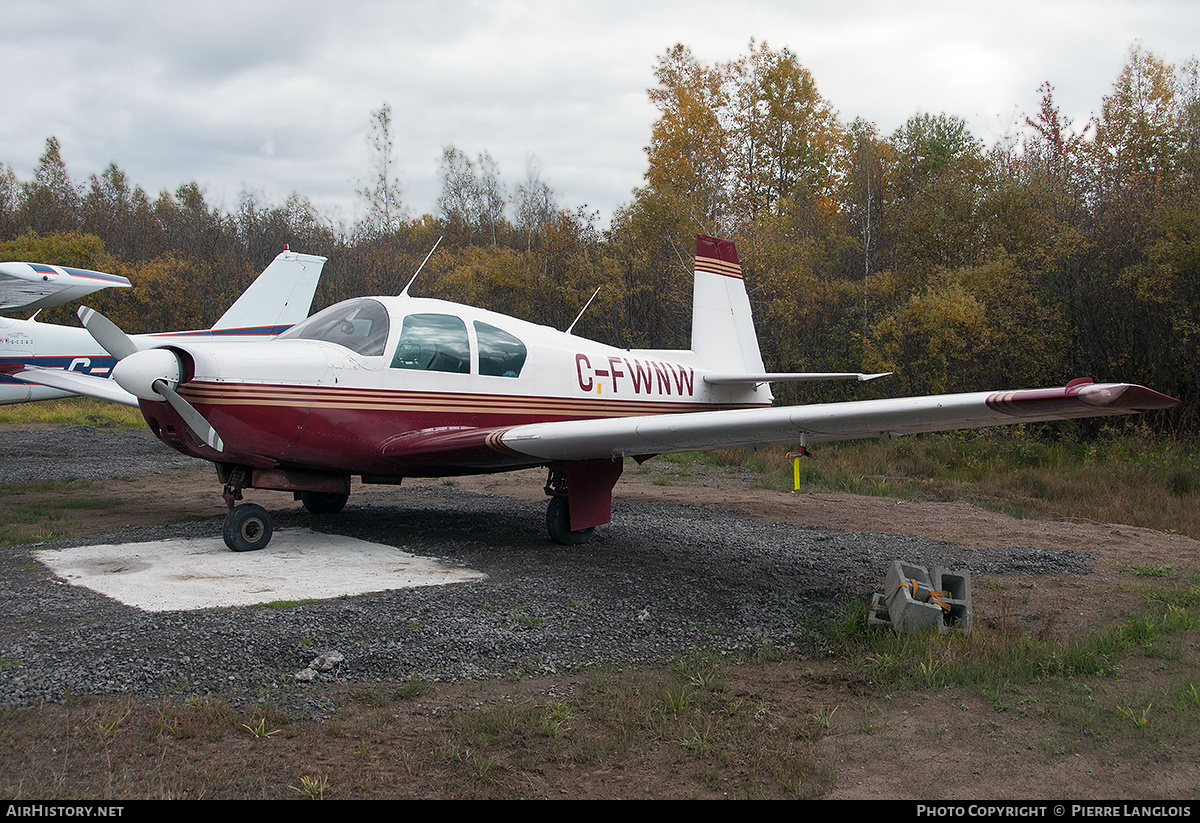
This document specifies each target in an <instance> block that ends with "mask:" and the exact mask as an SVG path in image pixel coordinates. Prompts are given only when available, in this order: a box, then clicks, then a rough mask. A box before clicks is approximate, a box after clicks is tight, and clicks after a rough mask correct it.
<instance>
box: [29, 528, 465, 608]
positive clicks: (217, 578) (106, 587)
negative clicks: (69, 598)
mask: <svg viewBox="0 0 1200 823" xmlns="http://www.w3.org/2000/svg"><path fill="white" fill-rule="evenodd" d="M34 555H35V556H36V557H37V558H38V559H39V560H40V561H42V562H43V563H44V564H46V566H48V567H49V568H50V570H51V571H53V572H54V573H55V574H56V575H58V576H59V577H61V578H62V579H63V580H65V581H66V582H68V583H70V584H71V585H73V586H84V587H86V588H89V589H91V590H93V591H96V592H99V593H100V594H103V595H107V596H108V597H111V598H113V599H115V600H119V601H121V602H122V603H124V604H126V605H127V606H136V607H137V608H139V609H144V610H146V611H152V612H161V611H186V610H189V609H210V608H215V607H220V606H250V605H254V604H257V603H270V602H272V601H276V600H321V599H326V598H332V597H341V596H343V595H355V594H364V593H366V592H378V591H387V590H389V589H406V588H415V587H417V586H441V585H446V584H448V583H463V582H469V581H473V580H483V579H486V578H487V575H486V574H484V573H483V572H478V571H475V570H473V569H467V568H462V567H458V568H455V567H452V566H446V565H443V564H442V563H439V562H437V561H436V560H434V559H432V558H429V557H419V556H417V555H413V554H409V553H407V552H404V551H401V550H400V549H397V548H395V547H393V546H383V545H380V544H379V543H368V542H366V541H363V540H356V539H354V538H352V537H342V536H339V535H332V534H319V533H317V532H314V531H312V530H310V529H285V530H280V531H276V532H275V535H274V537H272V538H271V544H270V545H269V546H267V547H266V548H265V549H262V550H261V551H256V552H231V551H230V550H229V549H228V548H226V546H225V542H224V541H223V540H222V539H221V538H219V537H214V538H207V539H195V540H184V539H180V540H159V541H154V542H151V543H122V544H117V545H108V546H78V547H76V548H72V549H58V550H45V551H37V552H34Z"/></svg>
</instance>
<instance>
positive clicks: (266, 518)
mask: <svg viewBox="0 0 1200 823" xmlns="http://www.w3.org/2000/svg"><path fill="white" fill-rule="evenodd" d="M274 530H275V527H274V526H273V525H272V523H271V515H270V514H269V513H268V512H267V510H266V509H264V508H263V507H262V506H259V505H257V504H255V503H243V504H242V505H240V506H234V507H233V508H232V509H230V510H229V514H227V515H225V524H224V526H223V527H222V529H221V532H222V536H223V537H224V538H225V545H226V546H228V547H229V548H230V549H232V550H233V551H235V552H253V551H258V550H259V549H262V548H265V547H266V545H267V544H268V543H270V542H271V534H272V533H273V532H274Z"/></svg>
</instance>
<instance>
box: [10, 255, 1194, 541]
mask: <svg viewBox="0 0 1200 823" xmlns="http://www.w3.org/2000/svg"><path fill="white" fill-rule="evenodd" d="M407 291H408V290H407V288H406V289H405V292H404V293H402V294H401V295H400V296H399V297H364V298H357V299H353V300H348V301H346V302H343V303H338V304H336V305H333V306H330V307H329V308H327V309H325V310H324V311H321V312H318V313H317V314H315V315H313V316H312V317H310V318H308V320H306V321H304V322H303V323H299V324H298V325H296V326H294V327H293V328H291V329H289V330H288V331H286V332H284V333H283V334H281V335H279V336H278V337H276V338H275V339H273V340H270V341H267V342H260V343H252V344H245V343H236V344H235V343H223V342H221V341H218V340H214V339H206V340H197V339H176V340H173V341H170V342H167V343H164V344H162V345H159V346H158V347H156V348H153V349H149V350H145V351H138V350H137V347H136V346H134V345H133V344H132V342H131V341H130V340H129V339H128V338H127V337H125V335H124V334H123V333H122V332H121V331H120V330H119V329H117V328H116V327H115V326H113V325H112V324H111V323H108V321H106V320H104V318H102V317H100V316H99V315H97V314H95V313H94V312H91V313H89V311H88V310H86V309H82V310H81V311H80V315H81V317H82V319H83V320H84V324H85V325H86V326H87V328H88V331H90V332H92V333H93V334H94V335H95V337H96V339H97V340H98V341H99V342H100V343H101V344H102V345H103V346H104V348H105V349H107V350H108V351H109V352H111V353H112V355H113V356H114V357H115V358H117V359H118V361H119V362H118V363H117V365H116V366H115V368H114V369H113V374H112V378H113V379H112V380H111V381H109V380H100V379H98V378H95V377H89V376H86V375H82V374H68V375H67V376H68V378H69V379H70V381H71V383H72V390H74V391H77V392H79V393H81V394H97V395H100V396H106V397H108V398H109V399H116V400H118V401H119V402H127V403H130V404H137V405H139V406H140V407H141V410H142V414H143V415H144V416H145V418H146V421H147V423H149V425H150V428H151V429H152V430H153V431H154V433H155V434H156V435H157V436H158V437H159V438H160V439H161V440H163V441H164V442H165V443H167V444H169V445H171V446H173V447H174V448H176V449H178V450H179V451H181V452H184V453H186V454H190V455H194V456H196V457H200V458H203V459H205V460H210V461H212V462H213V463H216V464H217V469H218V475H219V476H220V478H221V479H222V481H223V482H224V484H225V489H224V496H225V500H226V502H227V503H228V505H229V508H230V511H229V514H228V515H227V516H226V520H225V525H224V535H225V542H226V543H227V544H228V545H229V547H230V548H232V549H234V550H236V551H245V550H250V549H258V548H262V547H263V546H265V545H267V543H268V541H269V540H270V538H271V530H272V526H271V518H270V515H269V513H268V512H267V511H266V510H265V509H264V508H263V507H261V506H258V505H256V504H249V503H243V504H241V505H237V501H238V500H240V499H241V497H242V490H243V489H245V488H256V489H277V490H282V491H291V492H293V493H294V494H295V496H296V497H298V498H300V499H301V500H302V501H303V502H304V505H305V507H306V508H308V509H309V510H310V511H313V512H326V513H329V512H337V511H340V510H341V508H342V507H343V506H344V505H345V503H346V500H347V497H348V495H349V493H350V478H351V476H352V475H357V476H359V477H361V479H362V481H363V482H364V483H399V482H400V481H401V479H402V478H404V477H444V476H454V475H464V474H477V473H486V472H499V471H507V470H511V469H522V468H529V467H536V466H542V467H546V468H548V470H549V476H548V480H547V482H546V493H547V494H548V495H549V496H550V500H549V506H548V508H547V514H546V524H547V527H548V530H549V532H550V536H551V538H552V539H553V540H555V541H556V542H559V543H563V544H574V543H579V542H582V541H583V540H584V539H586V538H587V536H588V535H589V533H590V532H591V531H592V530H593V529H594V528H595V527H596V526H598V525H601V524H604V523H607V522H609V520H610V519H611V503H612V489H613V486H614V484H615V483H616V481H617V478H618V477H619V476H620V474H621V468H622V463H623V458H624V457H626V456H632V457H634V458H636V459H638V460H642V459H645V458H647V457H650V456H653V455H656V454H662V453H667V452H683V451H696V450H703V449H724V448H738V447H744V448H756V447H760V446H767V445H773V444H785V443H786V444H792V443H799V444H800V446H801V447H803V446H804V445H806V444H811V443H816V442H821V441H832V440H845V439H852V438H866V437H893V436H897V435H902V434H914V433H917V432H928V431H939V430H948V429H958V428H973V427H981V426H992V425H998V424H1004V423H1020V422H1030V421H1040V420H1060V419H1066V418H1074V417H1093V416H1100V415H1109V414H1126V413H1133V412H1139V411H1146V410H1149V409H1162V408H1169V407H1171V406H1174V405H1175V404H1176V403H1177V402H1178V401H1176V400H1175V399H1173V398H1170V397H1167V396H1165V395H1162V394H1159V393H1158V392H1155V391H1151V390H1150V389H1147V388H1143V387H1141V386H1136V385H1129V384H1123V383H1115V384H1112V383H1110V384H1096V383H1093V382H1092V381H1090V380H1074V381H1072V382H1071V383H1069V384H1068V385H1066V386H1062V387H1058V388H1048V389H1026V390H1018V391H997V392H979V393H972V394H952V395H940V396H930V397H909V398H903V399H896V400H865V401H858V402H848V403H829V404H817V405H805V406H789V407H779V408H771V407H770V403H771V392H770V389H769V384H770V383H772V382H778V381H786V380H823V379H859V380H865V379H871V378H872V377H875V376H877V375H867V374H855V373H846V374H768V373H766V371H765V369H764V368H763V363H762V358H761V356H760V354H759V347H758V340H757V337H756V336H755V332H754V325H753V323H752V321H751V317H750V303H749V300H748V299H747V296H746V289H745V285H744V283H743V280H742V273H741V266H740V264H739V261H738V256H737V251H736V249H735V248H734V245H733V244H732V243H730V242H728V241H724V240H719V239H717V238H714V237H706V236H700V237H697V239H696V266H695V285H694V293H693V317H692V348H691V349H690V350H687V351H664V350H641V349H635V350H627V349H619V348H614V347H611V346H606V345H603V344H600V343H596V342H593V341H590V340H586V339H584V338H581V337H576V336H574V335H572V334H569V333H565V332H560V331H557V330H555V329H551V328H547V327H545V326H539V325H534V324H532V323H526V322H523V321H521V320H517V319H514V318H512V317H507V316H504V315H501V314H496V313H494V312H489V311H485V310H482V309H476V308H471V307H469V306H462V305H457V304H454V303H447V302H444V301H441V300H429V299H421V298H413V297H409V296H408V295H407ZM42 375H43V372H42V371H41V370H36V369H26V370H21V371H17V373H16V376H18V377H21V378H23V379H26V380H30V381H33V382H40V378H41V376H42ZM113 382H115V383H116V384H117V385H116V386H113ZM100 384H104V385H106V386H108V387H111V388H112V389H113V390H115V391H110V390H108V389H106V390H105V393H104V394H103V395H101V393H100V392H99V391H97V390H95V389H96V387H97V386H98V385H100ZM116 392H120V393H122V394H123V397H122V396H120V395H117V394H116Z"/></svg>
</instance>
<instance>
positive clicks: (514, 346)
mask: <svg viewBox="0 0 1200 823" xmlns="http://www.w3.org/2000/svg"><path fill="white" fill-rule="evenodd" d="M475 337H476V339H478V340H479V373H480V374H484V375H490V376H492V377H520V376H521V368H522V367H523V366H524V365H525V354H526V352H525V344H524V343H522V342H521V341H520V340H518V339H517V338H515V337H513V336H512V335H511V334H509V333H508V332H506V331H504V329H498V328H496V327H495V326H493V325H490V324H488V323H481V322H480V321H478V320H476V321H475Z"/></svg>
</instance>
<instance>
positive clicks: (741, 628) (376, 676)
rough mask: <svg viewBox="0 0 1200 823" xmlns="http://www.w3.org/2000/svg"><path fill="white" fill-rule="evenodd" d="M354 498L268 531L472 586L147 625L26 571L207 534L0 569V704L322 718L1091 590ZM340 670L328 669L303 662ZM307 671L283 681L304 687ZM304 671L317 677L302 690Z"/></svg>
mask: <svg viewBox="0 0 1200 823" xmlns="http://www.w3.org/2000/svg"><path fill="white" fill-rule="evenodd" d="M179 465H194V463H193V462H192V461H191V460H190V459H189V458H186V457H183V456H181V455H177V454H175V453H174V452H172V451H171V450H169V449H168V448H166V447H165V446H163V445H161V444H159V443H158V442H157V441H155V440H153V439H152V438H149V437H148V436H147V435H145V433H141V432H117V433H105V432H99V431H97V430H95V429H90V428H89V427H86V426H83V427H74V428H70V429H65V430H57V431H51V432H15V431H7V432H3V433H0V466H2V467H3V476H4V479H5V480H8V481H9V482H12V481H13V480H14V479H18V480H19V481H20V482H32V481H35V480H45V479H64V478H67V477H74V478H99V477H116V476H123V475H124V474H126V473H129V474H145V473H148V472H154V471H164V470H167V469H170V468H173V467H175V466H179ZM362 500H363V502H359V501H357V500H356V498H355V497H351V502H350V505H348V506H347V507H346V509H345V510H344V511H343V512H342V513H341V514H340V515H336V516H325V517H319V518H314V517H312V516H310V515H307V514H304V513H302V512H284V513H281V514H280V515H279V516H278V517H277V522H276V525H277V527H280V528H286V527H289V526H292V527H300V526H307V525H313V526H314V527H315V528H316V529H317V530H318V531H325V532H329V533H337V534H345V535H350V536H353V537H357V538H360V539H363V540H370V541H374V542H378V543H383V544H387V545H392V546H397V547H400V548H402V549H404V550H405V551H409V552H413V553H416V554H423V555H428V556H432V557H437V558H439V559H441V560H442V561H443V562H446V563H451V564H461V565H464V566H468V567H471V568H474V569H478V570H481V571H483V572H486V573H487V575H488V579H486V580H484V581H481V582H475V583H469V584H460V585H451V586H443V587H426V588H418V589H402V590H394V591H386V592H379V593H374V594H367V595H361V596H357V597H346V598H339V599H335V600H323V601H316V602H307V603H300V604H297V605H293V606H289V607H285V608H262V607H250V608H230V609H216V610H207V611H187V612H156V613H149V612H143V611H141V610H139V609H136V608H132V607H128V606H125V605H123V604H121V603H118V602H116V601H114V600H111V599H109V598H107V597H104V596H103V595H100V594H97V593H95V592H92V591H90V590H88V589H83V588H78V587H75V586H70V585H66V584H64V583H62V582H61V581H59V580H58V579H57V578H55V577H54V575H53V574H51V573H50V572H49V571H48V570H47V569H46V568H45V567H44V566H42V565H41V564H39V563H37V562H35V560H34V553H35V552H36V551H39V550H42V549H47V548H61V547H65V546H69V545H79V544H82V543H121V542H135V541H142V540H148V539H154V538H155V537H161V536H165V535H168V534H169V535H171V536H175V537H191V536H201V535H203V536H215V535H217V534H219V533H220V530H221V523H220V521H211V522H207V523H196V524H188V525H175V526H169V527H155V528H138V529H130V530H128V531H124V532H120V533H110V534H104V535H97V536H95V537H93V538H89V539H87V540H74V541H61V542H57V543H49V544H43V545H39V546H36V547H29V546H16V547H8V548H4V549H0V585H2V586H3V588H4V592H5V597H4V598H3V599H2V601H0V705H5V706H11V705H23V704H28V703H31V702H35V701H39V700H51V701H57V700H62V699H63V698H64V696H66V695H68V694H72V693H99V694H116V693H119V694H128V695H131V696H137V697H144V698H156V697H159V696H162V695H164V694H174V695H197V694H213V695H219V696H221V697H224V698H226V699H231V700H233V701H234V702H250V701H256V700H262V699H269V700H271V701H273V702H275V703H277V704H280V705H282V706H283V707H285V708H290V709H291V710H292V711H294V712H297V713H300V714H309V715H313V716H320V715H322V714H323V713H325V712H327V711H328V710H329V702H328V700H327V699H325V698H317V697H315V695H314V692H313V691H312V688H313V687H312V684H313V683H329V682H363V681H388V680H406V679H410V678H425V679H430V680H438V679H466V678H482V677H491V676H496V675H501V674H508V673H511V672H514V671H515V672H528V673H552V672H560V671H567V670H574V669H579V668H582V667H587V666H592V665H596V664H601V663H617V664H636V663H661V662H663V661H665V660H668V659H670V658H673V657H677V656H680V655H685V654H687V653H689V652H690V651H693V650H697V649H707V650H715V651H718V652H733V651H737V650H744V649H752V648H756V647H760V646H762V645H763V644H771V645H775V646H782V647H797V648H800V649H805V648H810V647H812V646H813V645H814V644H815V643H816V642H817V637H816V635H815V634H814V629H813V627H814V626H817V625H818V624H819V623H820V622H821V621H825V620H828V619H830V618H833V617H835V616H837V615H838V614H839V612H840V611H841V610H842V609H843V608H844V607H845V605H846V604H847V603H849V602H851V601H855V600H864V601H865V600H867V599H868V598H869V597H870V594H871V592H872V591H874V590H877V589H878V587H879V585H880V584H881V581H882V580H883V576H884V574H885V572H886V570H887V567H888V565H889V564H890V562H891V561H893V560H904V561H906V562H909V563H916V564H920V565H933V564H940V565H942V566H945V567H948V568H953V569H966V570H969V571H971V572H975V573H988V574H1022V575H1030V574H1063V573H1074V574H1086V573H1088V571H1089V566H1088V563H1089V558H1088V556H1086V555H1083V554H1081V553H1078V552H1071V551H1046V550H1042V549H1038V548H1032V547H1029V548H1012V549H1006V550H1003V551H994V550H993V551H984V550H978V549H967V548H963V547H961V546H956V545H953V544H950V543H943V542H938V541H935V540H929V539H926V538H921V537H913V536H907V535H896V534H841V533H828V532H818V531H811V530H805V529H802V528H798V527H795V526H790V525H785V524H760V523H755V522H752V521H750V520H747V519H744V518H742V517H739V516H738V515H736V514H734V513H731V512H728V511H724V510H721V509H716V508H711V507H705V506H691V505H677V504H661V503H622V502H617V503H615V504H614V507H613V522H612V524H611V525H609V526H606V527H602V528H600V529H597V532H596V536H595V538H594V539H593V540H592V541H591V542H590V543H587V544H585V545H583V546H579V547H573V548H565V547H561V546H557V545H555V544H552V543H551V542H550V541H549V539H548V538H547V537H546V536H545V535H544V532H543V529H542V527H541V523H543V522H544V517H545V514H544V505H543V504H540V503H526V502H521V501H515V500H512V499H509V498H505V497H499V496H492V495H484V494H473V493H468V492H463V491H458V490H455V489H453V488H449V487H413V488H405V487H401V488H399V489H397V490H396V491H395V494H394V495H389V496H388V497H387V498H386V500H387V502H386V504H385V503H382V502H379V498H378V497H363V498H362ZM316 659H323V660H325V661H337V662H336V664H335V665H329V666H328V667H326V666H322V665H315V664H316V662H317V660H316ZM301 672H304V673H305V674H304V675H303V677H299V678H298V673H301ZM309 672H311V676H309V674H308V673H309Z"/></svg>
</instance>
